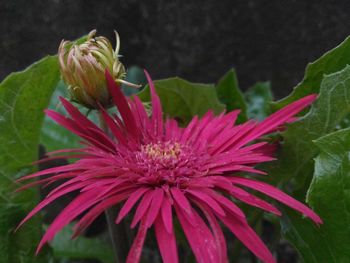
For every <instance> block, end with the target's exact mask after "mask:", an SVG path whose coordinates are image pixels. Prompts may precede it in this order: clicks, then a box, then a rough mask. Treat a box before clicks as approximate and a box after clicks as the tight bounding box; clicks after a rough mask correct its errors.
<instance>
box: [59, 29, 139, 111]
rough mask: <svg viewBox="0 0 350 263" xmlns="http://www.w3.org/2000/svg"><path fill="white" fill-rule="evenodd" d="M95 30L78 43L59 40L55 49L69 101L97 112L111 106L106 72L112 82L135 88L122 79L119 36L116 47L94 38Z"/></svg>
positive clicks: (123, 72)
mask: <svg viewBox="0 0 350 263" xmlns="http://www.w3.org/2000/svg"><path fill="white" fill-rule="evenodd" d="M95 34H96V30H93V31H91V32H90V33H89V35H88V38H87V40H86V41H85V42H84V43H82V44H74V43H72V42H70V41H64V40H62V42H61V44H60V46H59V49H58V58H59V64H60V69H61V75H62V78H63V80H64V82H65V83H66V84H67V85H68V89H69V92H70V95H71V97H72V100H73V101H76V102H78V103H80V104H82V105H84V106H85V107H87V108H90V109H97V108H99V107H98V104H101V105H102V106H103V107H106V108H107V107H109V106H111V97H110V94H109V92H108V88H107V83H106V79H105V70H106V69H107V70H108V71H109V72H110V73H111V75H112V76H113V78H114V79H115V81H116V82H119V83H125V84H127V85H130V86H134V87H135V86H136V87H138V86H137V85H134V84H131V83H128V82H126V81H124V80H123V78H124V77H125V68H124V65H123V64H122V63H121V62H120V61H119V55H118V53H119V48H120V42H119V35H118V33H117V32H116V31H115V35H116V48H115V49H113V47H112V44H111V43H110V42H109V40H108V39H107V38H105V37H103V36H98V37H95Z"/></svg>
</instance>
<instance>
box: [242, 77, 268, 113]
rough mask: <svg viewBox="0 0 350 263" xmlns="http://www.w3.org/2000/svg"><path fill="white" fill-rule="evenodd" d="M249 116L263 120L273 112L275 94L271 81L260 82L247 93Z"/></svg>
mask: <svg viewBox="0 0 350 263" xmlns="http://www.w3.org/2000/svg"><path fill="white" fill-rule="evenodd" d="M245 99H246V101H247V104H248V112H247V114H248V118H249V119H256V120H263V119H265V118H266V117H267V116H269V115H270V114H271V106H270V104H271V101H272V100H273V95H272V91H271V84H270V82H258V83H256V84H255V85H254V86H253V87H251V88H250V89H249V90H247V92H246V93H245Z"/></svg>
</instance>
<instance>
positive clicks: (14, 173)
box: [0, 57, 59, 263]
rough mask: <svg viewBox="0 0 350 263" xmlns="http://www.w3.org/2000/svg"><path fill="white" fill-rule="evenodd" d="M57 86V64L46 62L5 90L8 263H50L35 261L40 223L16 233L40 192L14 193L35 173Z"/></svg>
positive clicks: (4, 243)
mask: <svg viewBox="0 0 350 263" xmlns="http://www.w3.org/2000/svg"><path fill="white" fill-rule="evenodd" d="M58 80H59V70H58V63H57V58H56V57H46V58H44V59H42V60H40V61H39V62H37V63H35V64H33V65H32V66H30V67H29V68H27V69H26V70H24V71H22V72H18V73H13V74H11V75H9V76H8V77H7V78H6V79H5V80H4V81H3V82H2V83H1V84H0V113H1V115H0V120H1V121H0V130H1V137H0V255H1V257H2V260H3V262H6V263H18V262H20V263H22V262H23V263H27V262H47V260H46V259H43V258H44V256H42V257H35V256H34V253H35V249H36V246H37V244H38V241H39V240H40V238H41V224H40V222H39V221H40V220H39V218H38V217H36V218H35V219H33V220H31V221H30V222H28V223H27V224H26V225H25V226H23V227H22V228H21V229H20V230H18V232H17V233H13V230H14V228H15V227H16V225H17V224H18V223H19V221H20V220H21V219H23V217H24V216H25V214H26V213H27V212H28V210H29V209H30V208H32V207H33V206H34V204H35V203H36V202H37V200H38V191H37V189H31V190H26V191H23V192H20V193H16V192H14V190H15V189H16V188H18V187H19V185H18V184H17V183H15V181H14V180H15V179H16V178H18V177H19V176H20V175H23V174H26V173H29V172H32V170H33V166H32V165H31V163H32V162H33V161H34V160H36V159H37V156H38V143H39V134H40V129H41V124H42V122H43V118H44V114H43V110H44V109H45V108H46V107H47V105H48V103H49V100H50V97H51V95H52V92H53V90H54V88H55V87H56V85H57V82H58ZM43 254H45V253H43ZM43 254H42V255H43Z"/></svg>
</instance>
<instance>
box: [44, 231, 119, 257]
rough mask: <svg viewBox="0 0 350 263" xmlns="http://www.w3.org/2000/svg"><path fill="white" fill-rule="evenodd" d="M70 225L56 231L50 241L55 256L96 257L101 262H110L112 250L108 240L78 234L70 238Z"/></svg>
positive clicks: (71, 232) (112, 254)
mask: <svg viewBox="0 0 350 263" xmlns="http://www.w3.org/2000/svg"><path fill="white" fill-rule="evenodd" d="M72 234H73V231H72V229H71V225H68V226H66V227H65V228H63V229H62V230H61V231H60V232H58V233H57V235H56V236H55V238H54V239H53V241H52V242H51V243H50V244H51V246H52V249H53V255H54V256H55V257H56V258H69V259H98V260H99V261H101V262H103V263H112V262H113V258H114V252H113V250H112V248H111V247H110V246H109V244H108V242H106V241H104V240H100V239H98V238H86V237H83V236H78V237H76V238H75V239H72V238H71V236H72Z"/></svg>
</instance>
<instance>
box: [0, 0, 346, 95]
mask: <svg viewBox="0 0 350 263" xmlns="http://www.w3.org/2000/svg"><path fill="white" fill-rule="evenodd" d="M349 13H350V2H349V1H345V0H343V1H314V0H311V1H303V0H294V1H293V0H289V1H287V0H279V1H271V0H249V1H247V0H245V1H232V0H221V1H203V0H192V1H164V0H160V1H154V0H151V1H136V0H127V1H105V0H99V1H86V0H75V1H68V0H46V1H39V0H37V1H36V0H34V1H26V0H13V1H5V0H2V1H1V4H0V17H1V18H0V19H1V26H0V27H1V41H0V45H1V46H0V48H1V53H2V57H1V60H0V79H3V78H4V77H5V76H6V75H7V74H9V73H10V72H12V71H18V70H22V69H24V68H25V67H26V66H28V65H29V64H31V63H32V62H34V61H36V60H38V59H40V58H41V57H43V56H45V55H46V54H55V53H56V51H57V48H58V45H59V43H60V41H61V40H62V39H63V38H64V39H76V38H78V37H80V36H82V35H84V34H87V33H88V32H89V31H90V30H91V29H94V28H96V29H98V34H100V35H105V36H107V37H109V38H110V39H111V40H112V39H114V34H113V30H114V29H116V30H118V32H119V33H120V35H121V40H122V47H121V54H122V55H124V57H123V59H122V61H123V62H124V64H125V65H126V66H127V67H129V66H132V65H138V66H140V67H144V68H147V69H148V70H149V71H150V73H151V74H152V76H153V78H154V79H159V78H167V77H170V76H175V75H177V76H180V77H183V78H186V79H188V80H190V81H196V82H216V81H217V80H218V79H219V78H220V77H221V76H222V75H223V74H224V73H225V72H226V71H227V70H228V69H229V68H231V67H234V68H236V70H237V73H238V78H239V82H240V86H241V88H242V89H244V90H245V89H247V88H248V87H249V86H251V85H253V84H254V83H255V82H257V81H265V80H270V81H271V82H272V88H273V90H274V92H275V94H276V96H277V97H282V96H285V95H287V94H288V93H290V91H291V90H292V88H293V86H295V85H296V84H297V83H298V82H299V81H301V79H302V77H303V73H304V69H305V66H306V65H307V63H308V62H310V61H313V60H315V59H317V58H318V57H319V56H321V55H322V54H323V53H324V52H325V51H327V50H329V49H331V48H333V47H334V46H336V45H337V44H338V43H340V42H341V41H342V40H343V39H344V38H345V37H346V36H348V35H349V34H350V16H349Z"/></svg>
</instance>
